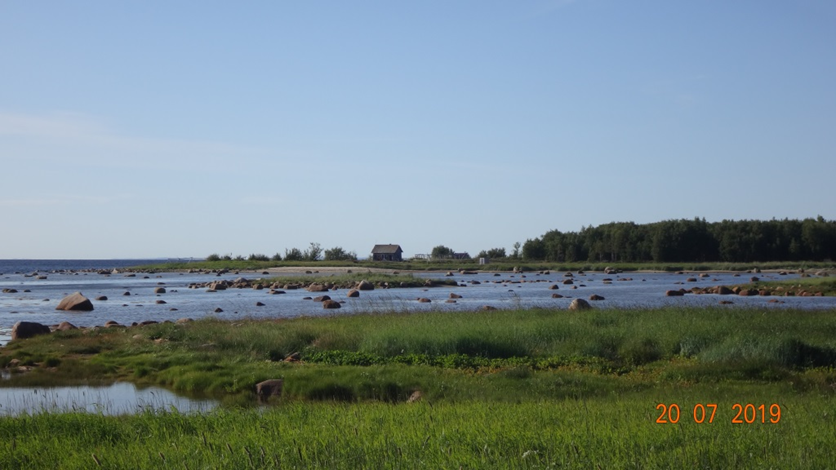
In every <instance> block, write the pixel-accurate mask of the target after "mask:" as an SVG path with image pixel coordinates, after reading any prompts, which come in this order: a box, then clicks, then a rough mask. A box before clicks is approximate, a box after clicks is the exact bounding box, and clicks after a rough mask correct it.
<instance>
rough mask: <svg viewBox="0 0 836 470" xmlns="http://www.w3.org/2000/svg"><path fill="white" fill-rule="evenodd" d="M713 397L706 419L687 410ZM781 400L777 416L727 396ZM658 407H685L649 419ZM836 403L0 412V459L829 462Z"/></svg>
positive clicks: (60, 464)
mask: <svg viewBox="0 0 836 470" xmlns="http://www.w3.org/2000/svg"><path fill="white" fill-rule="evenodd" d="M709 402H713V403H717V404H718V411H717V415H716V417H715V420H714V422H713V423H711V424H708V423H707V422H706V423H703V424H697V423H695V422H694V421H693V418H692V417H691V409H692V407H693V406H694V405H695V404H696V403H709ZM736 402H743V403H757V404H760V403H765V404H767V405H770V404H772V403H778V404H779V405H780V406H781V408H782V419H781V421H780V422H779V423H777V424H769V423H767V424H762V423H760V422H756V423H752V424H732V423H731V420H732V418H733V417H734V413H733V410H732V404H733V403H736ZM658 403H665V404H672V403H677V404H678V405H679V406H681V408H682V409H683V410H684V413H683V416H682V418H681V420H680V422H679V423H678V424H656V422H655V421H656V418H657V416H658V414H659V413H658V412H657V411H656V405H657V404H658ZM832 410H833V399H832V398H822V397H819V396H815V395H810V396H808V395H798V396H782V395H781V392H780V390H776V389H774V388H770V387H767V388H766V389H764V388H762V387H761V388H758V389H754V388H749V389H740V388H733V389H728V388H723V387H720V388H719V389H718V388H707V387H704V388H696V389H692V390H687V391H684V392H683V391H680V392H670V391H665V390H660V391H659V392H658V393H656V394H655V396H654V394H639V393H630V394H624V395H620V396H607V397H602V398H594V399H588V400H575V399H548V400H542V401H535V402H523V403H518V404H509V403H501V404H498V403H493V404H492V403H483V402H468V403H454V404H444V403H437V404H434V405H430V404H426V403H418V404H411V405H396V406H393V405H389V404H381V403H370V404H353V405H347V404H340V403H331V404H318V405H311V404H296V403H291V404H287V405H283V406H278V407H274V408H271V409H269V410H233V411H229V410H219V411H216V412H212V413H206V414H195V415H184V414H180V413H176V412H172V413H144V414H140V415H135V416H124V417H106V416H99V415H91V414H76V413H68V414H61V415H34V416H28V417H21V418H16V419H9V418H3V419H0V468H10V469H12V468H27V469H38V468H50V469H52V468H97V467H104V468H189V469H195V468H282V467H284V468H311V467H315V468H351V469H354V468H553V467H559V468H665V469H667V468H682V467H687V468H829V467H831V466H832V463H833V461H834V457H836V453H834V450H833V449H834V448H833V446H832V443H833V442H834V440H836V426H834V421H833V415H832Z"/></svg>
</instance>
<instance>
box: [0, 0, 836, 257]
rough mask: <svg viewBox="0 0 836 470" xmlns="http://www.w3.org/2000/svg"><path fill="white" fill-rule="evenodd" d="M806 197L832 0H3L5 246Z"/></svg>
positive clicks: (832, 213)
mask: <svg viewBox="0 0 836 470" xmlns="http://www.w3.org/2000/svg"><path fill="white" fill-rule="evenodd" d="M817 215H822V216H823V217H825V218H826V219H836V2H833V1H831V0H797V1H784V0H782V1H771V0H748V1H747V0H739V1H738V0H736V1H728V0H718V1H714V0H707V1H703V0H700V1H696V0H694V1H684V0H683V1H670V0H659V1H642V0H637V1H623V0H575V1H569V0H563V1H560V0H558V1H537V0H532V1H485V0H478V1H475V0H474V1H465V0H462V1H457V0H452V1H451V0H442V1H431V0H429V1H428V0H421V1H342V0H340V1H312V2H301V1H249V2H228V1H224V2H220V1H205V0H201V1H155V0H150V1H142V2H126V1H104V0H102V1H96V0H79V1H72V2H68V1H25V0H20V1H17V0H0V258H122V257H126V258H141V257H203V256H206V255H208V254H210V253H219V254H227V253H229V254H232V255H244V256H247V255H249V254H250V253H264V254H267V255H272V254H273V253H276V252H279V253H282V254H283V253H284V250H285V249H286V248H293V247H298V248H300V249H305V248H307V247H308V245H309V243H310V242H318V243H320V244H321V246H322V247H323V248H330V247H334V246H341V247H343V248H344V249H345V250H348V251H355V252H357V254H358V255H359V256H361V257H364V256H367V255H368V254H369V252H370V251H371V248H372V246H373V245H374V244H376V243H397V244H400V245H401V246H402V247H403V249H404V251H405V254H406V255H407V256H410V255H412V254H416V253H429V252H430V251H431V250H432V248H433V247H434V246H436V245H445V246H449V247H451V248H453V249H454V250H456V251H469V252H470V253H471V255H475V254H476V253H477V252H478V251H480V250H482V249H489V248H493V247H504V248H506V249H507V250H509V251H510V249H511V246H512V245H513V244H514V242H516V241H519V242H525V240H526V239H528V238H534V237H537V236H540V235H542V234H543V233H545V232H546V231H548V230H552V229H558V230H561V231H577V230H580V229H581V227H582V226H585V225H599V224H602V223H607V222H613V221H634V222H637V223H648V222H656V221H660V220H665V219H678V218H689V219H690V218H693V217H705V218H706V219H707V220H708V221H719V220H723V219H735V220H739V219H771V218H773V217H774V218H778V219H783V218H799V219H803V218H806V217H816V216H817Z"/></svg>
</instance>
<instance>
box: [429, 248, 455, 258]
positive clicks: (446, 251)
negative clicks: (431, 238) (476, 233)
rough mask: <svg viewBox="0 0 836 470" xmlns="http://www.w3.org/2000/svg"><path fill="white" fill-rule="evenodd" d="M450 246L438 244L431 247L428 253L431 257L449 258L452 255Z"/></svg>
mask: <svg viewBox="0 0 836 470" xmlns="http://www.w3.org/2000/svg"><path fill="white" fill-rule="evenodd" d="M453 253H455V252H454V251H453V249H452V248H448V247H446V246H444V245H438V246H437V247H435V248H433V251H432V252H431V253H430V256H431V257H432V259H449V258H452V257H453Z"/></svg>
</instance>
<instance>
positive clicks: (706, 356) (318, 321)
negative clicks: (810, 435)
mask: <svg viewBox="0 0 836 470" xmlns="http://www.w3.org/2000/svg"><path fill="white" fill-rule="evenodd" d="M293 353H298V355H299V356H298V357H299V359H301V363H289V362H285V361H284V359H285V358H286V357H287V356H289V355H291V354H293ZM12 360H17V362H18V363H19V364H21V365H24V366H26V365H28V366H31V367H33V370H32V371H31V372H29V373H27V374H21V375H15V376H13V378H12V379H11V380H10V381H8V383H9V384H13V383H24V382H25V383H29V384H35V383H38V384H50V383H60V382H62V381H65V380H68V379H76V380H77V379H78V378H79V377H84V378H101V379H127V380H131V381H135V382H142V383H152V384H160V385H164V386H166V387H170V388H172V389H174V390H178V391H182V392H193V393H208V394H214V395H225V396H230V395H232V396H240V397H248V396H250V397H251V396H252V389H253V386H254V384H255V383H257V382H259V381H261V380H265V379H268V378H275V377H284V378H285V379H286V381H287V382H288V385H287V388H286V398H288V399H299V400H323V399H324V400H331V399H338V400H349V401H356V400H361V401H362V400H367V399H371V400H376V399H386V400H393V401H399V400H404V399H405V398H406V397H408V396H409V394H410V393H411V392H412V391H414V390H421V391H422V392H424V393H425V395H427V396H428V397H429V398H438V399H444V400H457V399H471V398H474V397H478V396H479V395H480V394H483V395H486V396H494V395H496V394H494V393H493V392H492V390H493V389H494V388H496V387H494V385H496V384H500V385H501V386H500V385H497V387H499V388H503V387H512V388H514V387H516V389H515V390H514V393H516V394H519V396H524V397H527V398H529V399H537V398H540V397H543V396H552V395H553V392H551V391H549V389H548V387H545V388H543V387H540V386H532V385H536V383H537V382H538V381H539V380H545V381H548V380H550V378H551V377H550V375H549V374H555V373H560V374H570V375H569V376H567V377H569V379H567V380H571V381H575V382H576V383H578V384H580V385H578V387H577V393H575V396H577V397H584V396H586V394H587V393H588V394H592V395H595V394H597V393H599V392H596V391H595V390H624V389H630V388H631V387H633V386H639V387H645V386H651V385H652V384H655V383H660V382H662V383H674V384H675V383H711V382H718V381H723V380H756V381H763V382H769V383H772V382H776V383H781V382H787V383H789V382H793V383H794V384H796V386H799V387H804V388H807V389H822V390H827V389H828V387H829V386H830V385H832V384H834V383H836V373H833V371H832V368H833V367H834V365H836V312H834V311H832V310H826V311H808V310H792V309H772V310H769V311H763V310H758V309H748V308H739V309H737V308H733V309H726V308H712V309H697V308H663V309H652V310H624V311H617V310H593V311H591V312H584V313H578V312H570V311H555V310H545V309H542V310H541V309H534V310H521V311H496V312H479V313H471V312H462V313H447V312H428V313H414V314H399V313H390V314H360V315H341V316H332V317H325V318H322V317H316V318H299V319H290V320H278V321H263V320H262V321H246V320H245V321H237V322H225V321H219V320H212V319H207V320H201V321H196V322H192V323H187V324H183V325H179V324H171V323H168V324H155V325H148V326H144V327H134V328H127V329H113V328H110V329H97V330H74V331H68V332H56V333H53V334H51V335H48V336H40V337H35V338H32V339H29V340H25V341H14V342H12V343H10V344H9V345H8V346H7V347H6V348H3V349H2V351H0V366H4V365H6V364H9V363H10V361H12ZM516 375H519V376H521V377H523V378H526V379H530V383H525V384H523V383H522V382H515V381H513V380H511V381H509V382H507V383H506V382H503V380H504V378H506V376H511V377H514V376H516ZM492 381H493V382H492ZM492 384H493V385H492ZM573 393H574V392H573Z"/></svg>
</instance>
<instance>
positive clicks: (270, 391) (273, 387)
mask: <svg viewBox="0 0 836 470" xmlns="http://www.w3.org/2000/svg"><path fill="white" fill-rule="evenodd" d="M282 388H284V380H283V379H271V380H265V381H264V382H259V383H257V384H255V394H256V395H258V398H259V399H261V400H266V399H267V398H269V397H281V396H282Z"/></svg>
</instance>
